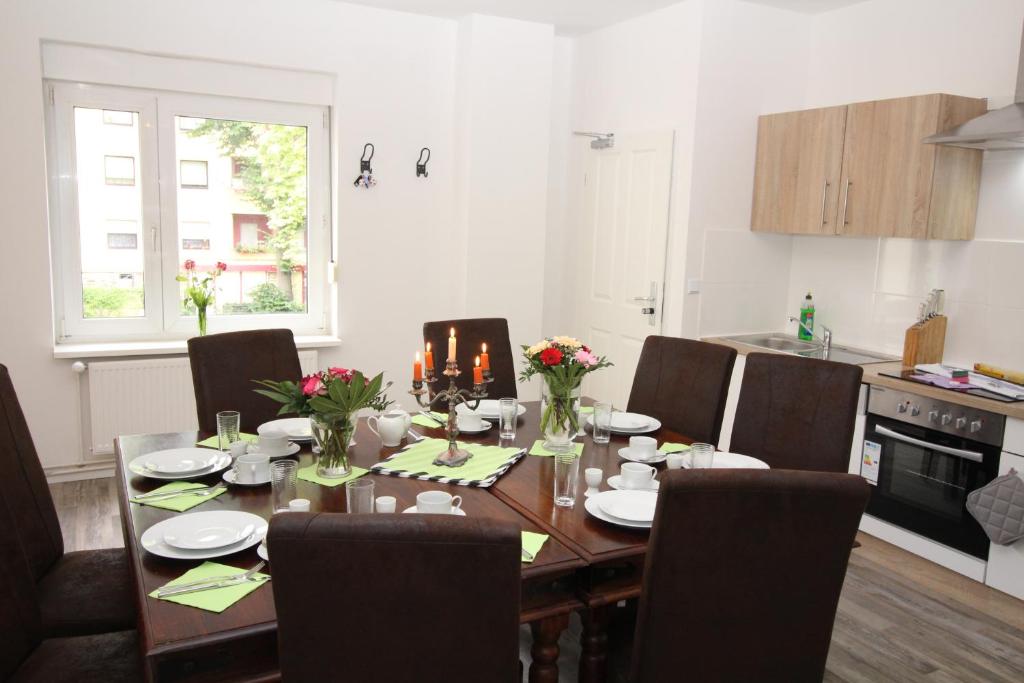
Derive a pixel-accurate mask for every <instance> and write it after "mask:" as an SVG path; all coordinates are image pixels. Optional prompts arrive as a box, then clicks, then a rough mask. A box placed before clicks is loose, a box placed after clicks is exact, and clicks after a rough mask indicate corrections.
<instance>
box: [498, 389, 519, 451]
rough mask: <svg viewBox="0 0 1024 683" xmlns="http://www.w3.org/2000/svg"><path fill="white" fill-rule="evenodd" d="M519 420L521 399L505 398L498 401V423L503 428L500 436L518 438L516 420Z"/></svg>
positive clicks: (509, 438)
mask: <svg viewBox="0 0 1024 683" xmlns="http://www.w3.org/2000/svg"><path fill="white" fill-rule="evenodd" d="M518 420H519V401H517V400H516V399H514V398H503V399H500V400H499V401H498V425H499V427H500V428H501V431H500V432H499V434H500V436H499V438H502V439H508V440H510V441H511V440H514V439H515V438H516V422H517V421H518Z"/></svg>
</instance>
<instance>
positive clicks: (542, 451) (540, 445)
mask: <svg viewBox="0 0 1024 683" xmlns="http://www.w3.org/2000/svg"><path fill="white" fill-rule="evenodd" d="M572 449H573V451H574V452H575V453H576V455H582V454H583V444H581V443H574V444H573V445H572ZM554 454H555V452H554V451H549V450H548V449H547V448H544V439H537V440H536V441H535V442H534V444H533V448H531V449H530V455H545V456H550V455H554Z"/></svg>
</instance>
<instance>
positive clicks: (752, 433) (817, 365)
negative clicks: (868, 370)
mask: <svg viewBox="0 0 1024 683" xmlns="http://www.w3.org/2000/svg"><path fill="white" fill-rule="evenodd" d="M863 375H864V370H863V368H861V367H860V366H857V365H849V364H848V363H836V362H833V361H827V360H816V359H813V358H798V357H796V356H788V355H784V354H778V353H751V354H749V355H747V363H746V367H744V369H743V386H742V388H741V389H740V399H739V404H738V405H737V407H736V418H735V422H734V423H733V427H732V441H731V443H730V444H729V450H730V451H735V452H736V453H743V454H744V455H750V456H753V457H755V458H760V459H761V460H764V461H765V462H766V463H768V464H769V465H770V466H771V467H772V468H773V469H789V470H818V471H824V472H847V471H849V465H850V447H851V446H852V445H853V427H854V421H855V420H856V417H857V399H858V397H859V394H860V381H861V378H862V377H863Z"/></svg>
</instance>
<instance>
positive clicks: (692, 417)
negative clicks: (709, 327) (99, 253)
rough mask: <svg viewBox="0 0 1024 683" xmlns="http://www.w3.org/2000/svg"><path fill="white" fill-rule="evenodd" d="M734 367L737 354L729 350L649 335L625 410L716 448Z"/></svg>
mask: <svg viewBox="0 0 1024 683" xmlns="http://www.w3.org/2000/svg"><path fill="white" fill-rule="evenodd" d="M735 363H736V350H735V349H732V348H730V347H728V346H723V345H722V344H712V343H710V342H702V341H694V340H693V339H682V338H679V337H661V336H658V335H651V336H649V337H647V339H646V340H645V341H644V347H643V350H642V351H641V352H640V362H639V363H638V364H637V366H636V373H635V374H634V375H633V390H632V391H631V392H630V394H629V404H628V405H627V408H626V409H627V410H629V411H630V412H633V413H643V414H644V415H650V416H651V417H655V418H657V419H658V420H660V421H661V424H662V425H663V426H665V427H668V428H669V429H671V430H673V431H675V432H679V433H680V434H684V435H686V436H688V437H690V438H691V439H693V440H694V441H699V442H703V443H710V444H715V445H717V444H718V437H719V435H720V433H721V431H722V418H723V416H724V415H725V399H726V398H727V397H728V395H729V380H730V379H731V378H732V368H733V365H734V364H735Z"/></svg>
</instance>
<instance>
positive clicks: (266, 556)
mask: <svg viewBox="0 0 1024 683" xmlns="http://www.w3.org/2000/svg"><path fill="white" fill-rule="evenodd" d="M256 554H257V555H259V556H260V559H261V560H266V561H267V562H270V551H269V550H267V540H266V539H263V542H262V543H260V544H259V545H258V546H257V547H256Z"/></svg>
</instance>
